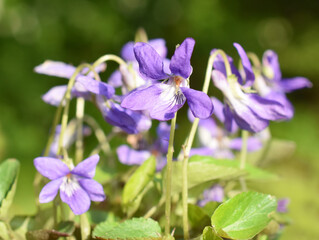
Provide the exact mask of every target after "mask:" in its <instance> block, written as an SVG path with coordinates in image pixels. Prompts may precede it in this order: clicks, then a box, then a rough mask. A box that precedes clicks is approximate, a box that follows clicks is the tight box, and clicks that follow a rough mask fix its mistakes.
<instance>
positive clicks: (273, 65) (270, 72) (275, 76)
mask: <svg viewBox="0 0 319 240" xmlns="http://www.w3.org/2000/svg"><path fill="white" fill-rule="evenodd" d="M262 62H263V66H264V68H265V69H264V72H265V73H266V76H267V77H268V78H269V79H271V80H274V81H280V80H281V71H280V65H279V61H278V55H277V54H276V53H275V52H274V51H272V50H267V51H266V52H265V53H264V55H263V60H262Z"/></svg>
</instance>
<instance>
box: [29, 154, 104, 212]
mask: <svg viewBox="0 0 319 240" xmlns="http://www.w3.org/2000/svg"><path fill="white" fill-rule="evenodd" d="M99 158H100V157H99V155H97V154H96V155H93V156H91V157H89V158H87V159H85V160H83V161H82V162H81V163H79V164H78V165H77V166H76V167H75V168H72V169H70V168H69V167H68V166H67V165H66V164H65V163H64V162H62V161H61V160H59V159H57V158H50V157H38V158H36V159H34V166H35V168H36V169H37V170H38V172H39V173H41V174H42V175H43V176H44V177H47V178H49V179H50V180H51V181H50V182H49V183H47V184H46V185H45V186H44V187H43V189H42V191H41V192H40V196H39V202H40V203H47V202H50V201H52V200H53V199H54V198H55V196H56V195H57V193H58V190H60V197H61V200H62V201H63V202H65V203H67V204H68V205H69V206H70V208H71V210H72V211H73V213H74V214H76V215H79V214H82V213H85V212H86V211H88V210H89V208H90V205H91V201H95V202H102V201H104V200H105V194H104V191H103V187H102V185H101V184H99V183H98V182H96V181H95V180H93V179H92V178H93V177H94V175H95V168H96V165H97V163H98V161H99Z"/></svg>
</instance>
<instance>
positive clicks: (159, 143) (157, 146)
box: [116, 122, 170, 171]
mask: <svg viewBox="0 0 319 240" xmlns="http://www.w3.org/2000/svg"><path fill="white" fill-rule="evenodd" d="M169 131H170V125H168V124H167V123H166V122H161V123H160V124H159V126H158V128H157V140H156V141H155V142H154V144H151V145H148V144H145V143H144V141H143V140H141V139H139V138H140V136H138V135H136V136H132V137H134V138H135V140H134V141H133V142H134V143H135V144H134V145H135V146H134V148H135V149H134V148H131V147H129V146H127V145H121V146H119V147H118V148H117V150H116V152H117V156H118V158H119V161H120V162H121V163H122V164H125V165H141V164H142V163H143V162H144V161H145V160H147V159H148V158H149V157H150V156H151V155H153V156H155V157H156V169H157V171H160V170H161V169H162V168H163V167H164V166H165V165H166V154H167V149H168V141H169Z"/></svg>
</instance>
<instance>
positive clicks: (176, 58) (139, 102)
mask: <svg viewBox="0 0 319 240" xmlns="http://www.w3.org/2000/svg"><path fill="white" fill-rule="evenodd" d="M194 45H195V41H194V39H192V38H186V39H185V40H184V41H183V42H182V44H181V45H180V46H178V47H177V48H176V50H175V53H174V55H173V57H172V59H171V61H170V64H169V69H167V68H166V67H165V65H164V60H165V59H163V58H162V57H161V56H160V55H159V54H158V53H157V52H156V51H155V49H154V48H153V47H152V46H151V45H149V44H147V43H136V44H135V46H134V53H135V57H136V60H137V61H138V63H139V71H140V73H141V75H142V76H144V77H146V78H148V79H151V80H152V81H153V83H152V84H151V85H150V86H143V87H141V88H138V89H135V90H133V91H132V92H130V93H129V94H128V95H127V96H126V97H125V98H124V99H123V101H122V103H121V106H122V107H125V108H129V109H132V110H148V111H149V113H150V117H151V118H154V119H157V120H160V121H166V120H170V119H172V118H173V117H174V115H175V112H177V111H178V109H180V108H181V107H182V106H183V105H184V103H185V101H186V100H187V102H188V105H189V107H190V109H191V111H192V112H193V114H194V116H196V117H198V118H202V119H205V118H208V117H209V116H210V115H211V114H212V112H213V105H212V102H211V101H210V99H209V97H208V96H207V94H205V93H203V92H201V91H196V90H193V89H191V88H189V83H188V81H189V80H188V78H189V77H190V75H191V73H192V71H193V68H192V66H191V64H190V58H191V55H192V52H193V49H194ZM160 80H165V81H160ZM159 81H160V82H159Z"/></svg>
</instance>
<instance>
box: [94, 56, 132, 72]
mask: <svg viewBox="0 0 319 240" xmlns="http://www.w3.org/2000/svg"><path fill="white" fill-rule="evenodd" d="M107 61H114V62H117V63H118V64H119V65H126V62H125V61H124V60H123V59H122V58H120V57H118V56H116V55H113V54H106V55H104V56H102V57H100V58H99V59H97V60H96V61H95V62H94V63H93V65H92V66H93V68H94V69H95V68H96V67H97V66H99V65H100V64H101V63H104V62H107Z"/></svg>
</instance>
